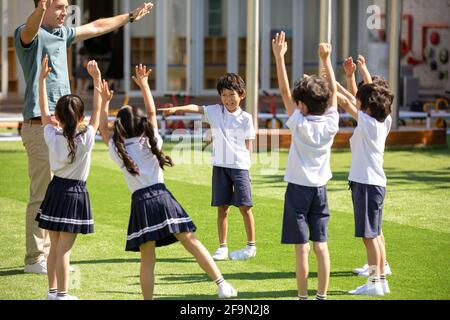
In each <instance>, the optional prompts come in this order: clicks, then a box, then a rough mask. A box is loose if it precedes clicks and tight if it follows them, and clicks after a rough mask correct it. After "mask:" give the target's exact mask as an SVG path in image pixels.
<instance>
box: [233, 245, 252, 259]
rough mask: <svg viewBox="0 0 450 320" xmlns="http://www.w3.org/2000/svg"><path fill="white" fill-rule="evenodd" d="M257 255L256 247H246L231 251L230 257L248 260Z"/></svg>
mask: <svg viewBox="0 0 450 320" xmlns="http://www.w3.org/2000/svg"><path fill="white" fill-rule="evenodd" d="M255 256H256V247H253V248H245V249H241V250H237V251H234V252H232V253H230V258H231V259H232V260H248V259H250V258H254V257H255Z"/></svg>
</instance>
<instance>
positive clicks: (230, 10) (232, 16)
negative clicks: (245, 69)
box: [226, 0, 239, 73]
mask: <svg viewBox="0 0 450 320" xmlns="http://www.w3.org/2000/svg"><path fill="white" fill-rule="evenodd" d="M226 4H227V15H228V16H227V22H228V23H227V24H228V26H227V72H232V73H238V72H239V0H227V2H226Z"/></svg>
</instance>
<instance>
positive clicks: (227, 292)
mask: <svg viewBox="0 0 450 320" xmlns="http://www.w3.org/2000/svg"><path fill="white" fill-rule="evenodd" d="M233 297H237V291H236V289H235V288H233V286H232V285H231V284H229V283H228V282H226V281H224V282H223V283H221V284H220V285H219V298H220V299H226V298H233Z"/></svg>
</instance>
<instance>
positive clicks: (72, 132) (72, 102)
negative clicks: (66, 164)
mask: <svg viewBox="0 0 450 320" xmlns="http://www.w3.org/2000/svg"><path fill="white" fill-rule="evenodd" d="M55 114H56V116H57V117H58V120H59V122H60V123H61V124H62V126H63V135H64V137H65V138H66V139H67V145H68V149H69V156H68V157H69V158H70V163H73V162H74V160H75V155H76V152H77V141H76V137H77V136H78V135H80V134H83V133H85V132H86V130H84V131H82V132H77V129H78V124H79V123H80V121H81V120H82V119H83V117H84V102H83V100H82V99H81V98H80V97H79V96H77V95H74V94H69V95H65V96H63V97H61V98H60V99H59V100H58V102H57V103H56V109H55Z"/></svg>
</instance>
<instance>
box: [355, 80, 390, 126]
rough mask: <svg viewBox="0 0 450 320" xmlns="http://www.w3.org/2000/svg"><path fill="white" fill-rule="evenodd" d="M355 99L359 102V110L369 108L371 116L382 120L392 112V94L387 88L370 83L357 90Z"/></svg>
mask: <svg viewBox="0 0 450 320" xmlns="http://www.w3.org/2000/svg"><path fill="white" fill-rule="evenodd" d="M356 99H358V100H359V101H360V102H361V111H366V110H370V116H371V117H372V118H375V119H376V120H377V121H379V122H384V120H386V118H387V117H388V116H389V115H390V114H391V112H392V110H391V106H392V102H393V101H394V94H393V93H392V92H391V91H390V90H389V89H388V88H385V87H382V86H378V85H376V84H373V83H370V84H365V85H363V86H362V87H361V88H360V89H359V90H358V93H357V94H356Z"/></svg>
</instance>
